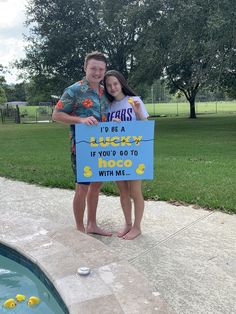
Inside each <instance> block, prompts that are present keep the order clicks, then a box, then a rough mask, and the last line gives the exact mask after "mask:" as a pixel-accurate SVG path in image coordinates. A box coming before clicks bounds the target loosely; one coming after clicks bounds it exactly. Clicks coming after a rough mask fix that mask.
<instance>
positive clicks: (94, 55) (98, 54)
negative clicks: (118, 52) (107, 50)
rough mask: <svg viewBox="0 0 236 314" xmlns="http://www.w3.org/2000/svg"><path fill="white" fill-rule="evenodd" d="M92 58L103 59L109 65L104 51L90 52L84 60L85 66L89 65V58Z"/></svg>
mask: <svg viewBox="0 0 236 314" xmlns="http://www.w3.org/2000/svg"><path fill="white" fill-rule="evenodd" d="M91 59H95V60H97V61H103V62H104V63H105V64H106V65H107V59H106V57H105V56H104V54H103V53H102V52H99V51H93V52H90V53H88V54H87V55H86V57H85V60H84V67H86V66H87V64H88V62H89V60H91Z"/></svg>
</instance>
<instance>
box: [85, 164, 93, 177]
mask: <svg viewBox="0 0 236 314" xmlns="http://www.w3.org/2000/svg"><path fill="white" fill-rule="evenodd" d="M92 175H93V172H92V169H91V168H90V167H89V166H85V167H84V177H87V178H89V177H92Z"/></svg>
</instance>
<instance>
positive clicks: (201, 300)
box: [0, 178, 236, 314]
mask: <svg viewBox="0 0 236 314" xmlns="http://www.w3.org/2000/svg"><path fill="white" fill-rule="evenodd" d="M0 198H1V203H0V215H1V225H0V241H2V242H4V243H8V244H9V245H11V246H13V247H16V248H17V249H19V250H21V251H23V252H24V253H25V254H27V255H29V254H30V256H32V257H33V259H34V260H36V262H37V263H39V264H40V266H41V267H42V268H43V270H44V271H45V272H46V274H47V275H48V276H49V278H50V279H51V280H52V281H53V283H54V285H55V286H56V288H57V289H58V291H59V292H60V294H61V295H62V297H63V299H64V300H65V302H66V304H67V305H68V307H69V309H70V312H71V313H86V314H90V313H96V314H97V313H107V314H113V313H127V314H135V313H140V314H148V313H150V314H151V313H163V314H164V313H166V314H167V313H168V314H169V313H179V314H184V313H186V314H191V313H193V314H206V313H207V314H208V313H209V314H210V313H212V314H235V313H236V216H235V215H227V214H224V213H220V212H211V211H206V210H203V209H194V208H193V207H191V206H188V207H186V206H174V205H170V204H168V203H166V202H153V201H148V202H145V215H144V218H143V224H142V226H143V234H142V235H141V236H139V237H138V238H136V239H135V240H133V241H126V240H123V239H119V238H117V237H116V236H115V234H114V236H112V237H110V238H108V237H100V236H88V235H84V234H81V233H80V232H78V231H76V230H75V228H74V218H73V214H72V209H71V202H72V198H73V191H68V190H61V189H48V188H43V187H38V186H33V185H28V184H25V183H22V182H16V181H11V180H7V179H5V178H0ZM98 221H99V224H100V225H101V226H102V227H103V228H106V229H107V230H111V231H113V232H114V233H115V232H116V231H117V230H118V229H119V228H120V227H121V226H122V224H123V216H122V212H121V208H120V204H119V198H117V197H107V196H104V195H101V197H100V201H99V208H98ZM32 228H33V231H32ZM32 232H33V233H32ZM54 242H55V243H54ZM26 243H27V245H26ZM35 243H37V246H36V247H35ZM49 243H50V244H49ZM42 250H43V251H42ZM76 254H78V256H79V257H78V256H76ZM48 255H49V256H53V259H54V262H55V257H57V258H58V261H59V260H63V259H64V264H63V265H64V266H63V269H62V268H60V267H57V268H56V269H55V267H54V268H53V267H52V262H51V260H49V259H48ZM82 262H83V264H84V263H87V264H86V265H87V266H90V267H92V274H91V276H90V277H88V279H86V280H87V281H85V280H84V279H85V278H82V279H80V278H79V279H78V276H77V278H76V280H77V281H76V283H74V284H75V285H76V287H77V286H78V288H80V290H79V291H81V287H82V290H83V293H82V292H80V294H78V293H79V292H78V293H77V294H74V295H71V290H74V289H75V286H73V288H72V287H71V281H70V280H72V282H74V281H75V278H74V277H75V276H74V277H73V276H72V275H71V271H73V272H76V269H77V268H76V267H78V266H80V265H81V264H82ZM54 264H55V263H54ZM71 269H72V270H71ZM72 277H73V278H72ZM78 280H80V281H79V283H78ZM89 280H90V281H91V282H90V283H89ZM95 286H96V287H97V289H95ZM98 287H99V288H98ZM81 293H82V294H81ZM76 298H77V299H76Z"/></svg>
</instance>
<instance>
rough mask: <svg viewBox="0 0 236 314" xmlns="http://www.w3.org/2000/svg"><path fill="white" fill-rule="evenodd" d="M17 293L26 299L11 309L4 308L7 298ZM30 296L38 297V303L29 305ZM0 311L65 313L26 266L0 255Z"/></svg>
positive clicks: (22, 313)
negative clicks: (32, 305)
mask: <svg viewBox="0 0 236 314" xmlns="http://www.w3.org/2000/svg"><path fill="white" fill-rule="evenodd" d="M17 294H23V295H24V296H26V300H25V301H22V302H19V303H18V302H16V304H17V305H16V307H15V308H13V309H9V308H4V307H3V304H4V302H5V301H6V300H7V299H10V298H13V299H15V296H16V295H17ZM31 296H36V297H39V298H40V303H39V304H38V305H36V306H34V307H29V306H28V305H27V301H28V299H29V298H30V297H31ZM0 313H1V314H3V313H20V314H28V313H35V314H65V312H64V311H63V310H62V309H61V307H60V306H59V304H58V303H57V301H56V299H55V298H54V296H53V295H52V293H50V291H49V290H48V289H47V287H46V286H45V285H44V284H43V283H42V282H41V281H40V280H39V279H38V278H37V277H36V276H35V275H34V274H33V273H32V272H31V271H30V270H28V269H27V268H26V267H24V266H22V265H20V264H19V263H17V262H15V261H13V260H11V259H9V258H7V257H5V256H2V255H0Z"/></svg>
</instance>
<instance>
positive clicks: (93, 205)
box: [87, 182, 112, 236]
mask: <svg viewBox="0 0 236 314" xmlns="http://www.w3.org/2000/svg"><path fill="white" fill-rule="evenodd" d="M101 186H102V182H93V183H91V184H90V186H89V190H88V195H87V206H88V222H87V233H94V234H99V235H102V236H111V235H112V233H111V232H108V231H105V230H103V229H101V228H100V227H98V225H97V221H96V214H97V206H98V198H99V193H100V189H101Z"/></svg>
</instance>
